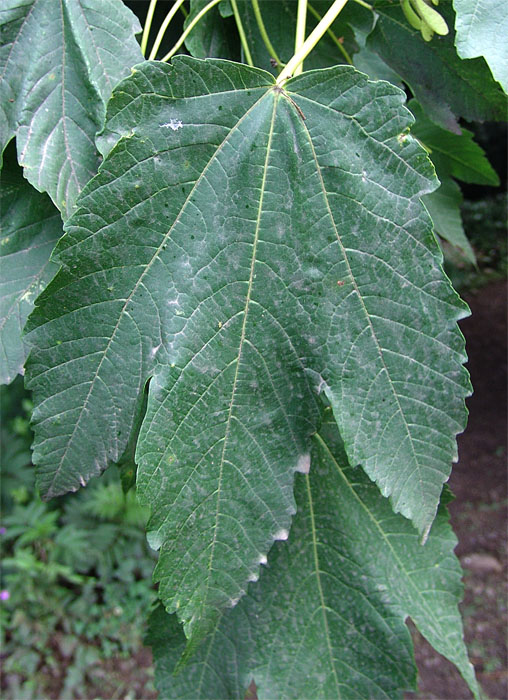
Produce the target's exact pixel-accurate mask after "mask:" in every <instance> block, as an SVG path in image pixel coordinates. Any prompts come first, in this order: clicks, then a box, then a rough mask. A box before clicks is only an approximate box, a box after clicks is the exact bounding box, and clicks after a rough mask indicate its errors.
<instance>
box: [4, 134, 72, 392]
mask: <svg viewBox="0 0 508 700" xmlns="http://www.w3.org/2000/svg"><path fill="white" fill-rule="evenodd" d="M0 189H1V191H0V231H1V233H0V252H1V257H0V367H1V371H0V381H1V382H2V383H5V384H9V383H10V382H11V381H12V380H13V379H14V377H15V376H16V375H17V374H18V373H21V372H22V371H23V365H24V363H25V359H26V356H27V354H28V347H27V346H26V344H25V342H24V340H23V337H22V333H23V327H24V325H25V321H26V319H27V318H28V315H29V313H30V312H31V311H32V309H33V305H34V301H35V299H36V297H37V296H38V294H39V293H40V292H41V291H42V290H43V289H44V287H45V286H46V284H47V282H48V281H49V280H50V279H51V277H52V276H53V275H54V273H55V272H56V271H57V269H58V266H57V265H55V263H53V262H50V260H49V257H50V255H51V251H52V250H53V248H54V246H55V244H56V242H57V241H58V239H59V238H60V236H61V235H62V234H63V227H62V219H61V217H60V214H59V212H58V210H57V209H55V207H54V206H53V204H52V203H51V201H50V199H49V198H48V196H47V195H44V194H41V193H40V192H37V191H36V190H34V188H33V187H32V186H31V185H29V184H28V182H27V181H26V180H25V179H24V178H23V174H22V170H21V168H20V167H19V166H18V164H17V163H16V153H15V149H14V143H12V144H11V146H9V148H8V151H7V152H6V154H5V158H4V164H3V169H2V173H1V175H0Z"/></svg>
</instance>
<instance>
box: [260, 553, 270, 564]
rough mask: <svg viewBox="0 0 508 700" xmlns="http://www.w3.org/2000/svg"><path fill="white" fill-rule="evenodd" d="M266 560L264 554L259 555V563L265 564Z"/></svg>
mask: <svg viewBox="0 0 508 700" xmlns="http://www.w3.org/2000/svg"><path fill="white" fill-rule="evenodd" d="M267 561H268V559H267V558H266V556H265V555H264V554H260V555H259V559H258V562H259V564H266V562H267Z"/></svg>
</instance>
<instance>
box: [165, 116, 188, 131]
mask: <svg viewBox="0 0 508 700" xmlns="http://www.w3.org/2000/svg"><path fill="white" fill-rule="evenodd" d="M160 127H161V129H171V130H172V131H178V129H181V128H182V127H183V124H182V120H181V119H170V120H169V121H168V122H166V123H165V124H161V125H160Z"/></svg>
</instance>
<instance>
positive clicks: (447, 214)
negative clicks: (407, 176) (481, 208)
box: [422, 174, 476, 265]
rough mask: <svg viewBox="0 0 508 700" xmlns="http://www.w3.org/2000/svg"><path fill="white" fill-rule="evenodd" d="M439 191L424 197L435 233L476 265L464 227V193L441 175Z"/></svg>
mask: <svg viewBox="0 0 508 700" xmlns="http://www.w3.org/2000/svg"><path fill="white" fill-rule="evenodd" d="M439 179H440V180H441V185H440V187H439V189H437V190H436V191H435V192H431V193H430V194H426V195H425V196H424V197H422V201H423V203H424V204H425V206H426V207H427V209H428V210H429V214H430V216H431V217H432V221H433V222H434V231H435V232H436V233H438V234H439V235H440V236H441V238H444V239H445V240H446V241H448V243H450V244H451V245H452V246H454V247H455V248H458V249H459V251H460V252H461V253H462V254H463V256H464V257H465V259H466V260H467V261H468V262H470V263H472V264H473V265H474V264H476V256H475V254H474V250H473V249H472V247H471V244H470V243H469V241H468V240H467V237H466V234H465V232H464V227H463V225H462V217H461V214H460V205H461V204H462V193H461V191H460V187H459V186H458V185H457V183H456V182H455V181H454V180H453V179H452V178H451V177H450V176H449V175H441V174H439Z"/></svg>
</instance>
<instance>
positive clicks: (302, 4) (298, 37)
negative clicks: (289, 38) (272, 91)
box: [293, 0, 307, 75]
mask: <svg viewBox="0 0 508 700" xmlns="http://www.w3.org/2000/svg"><path fill="white" fill-rule="evenodd" d="M306 21H307V0H298V11H297V15H296V33H295V54H297V53H298V51H300V49H301V48H302V46H303V44H304V43H305V23H306ZM302 71H303V61H301V63H300V64H299V65H298V66H296V68H295V70H294V71H293V75H299V74H300V73H301V72H302Z"/></svg>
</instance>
